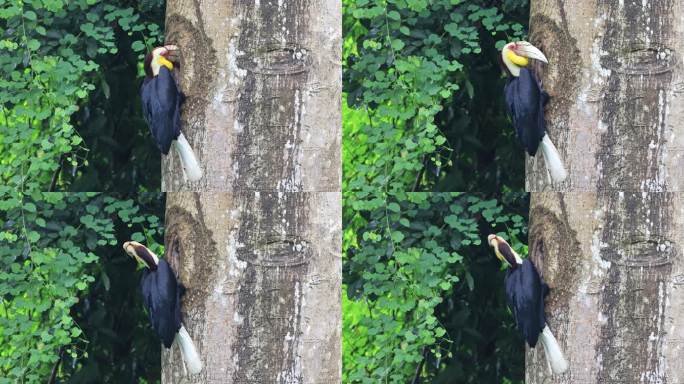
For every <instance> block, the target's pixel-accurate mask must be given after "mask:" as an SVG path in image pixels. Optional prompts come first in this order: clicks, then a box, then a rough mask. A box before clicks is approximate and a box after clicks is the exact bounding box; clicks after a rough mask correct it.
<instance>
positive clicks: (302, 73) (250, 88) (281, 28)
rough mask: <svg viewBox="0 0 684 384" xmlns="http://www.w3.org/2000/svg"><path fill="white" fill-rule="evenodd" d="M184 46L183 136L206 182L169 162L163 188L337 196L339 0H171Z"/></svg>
mask: <svg viewBox="0 0 684 384" xmlns="http://www.w3.org/2000/svg"><path fill="white" fill-rule="evenodd" d="M166 7H167V10H166V43H167V44H176V45H178V46H180V48H181V50H182V55H183V60H182V66H181V68H180V70H179V71H177V75H178V76H177V77H178V79H179V82H180V86H181V89H182V91H183V92H184V93H185V94H186V95H187V97H188V99H187V101H186V103H185V105H184V107H183V114H182V120H183V132H184V134H185V136H186V137H187V138H188V141H189V142H190V144H191V145H192V146H193V148H194V149H195V153H196V155H197V156H198V159H199V161H200V165H201V166H202V168H203V171H204V177H203V178H202V179H201V180H199V181H198V182H195V183H190V182H187V181H185V180H184V178H183V174H182V171H181V168H180V161H179V160H178V157H177V156H176V155H175V154H173V155H171V156H165V157H164V158H163V159H162V170H163V171H162V178H163V180H162V190H164V191H169V192H170V191H232V190H235V189H241V190H251V191H271V190H281V191H293V192H294V191H325V192H330V191H332V192H335V191H339V190H340V180H341V173H342V171H341V167H340V158H341V123H340V120H341V104H340V103H341V96H340V92H341V81H342V72H341V68H342V67H341V60H342V27H341V23H342V21H341V20H342V19H341V12H342V11H341V2H340V1H338V0H323V1H310V0H288V1H275V0H268V1H265V0H261V1H260V0H252V1H249V0H235V1H225V2H199V1H197V0H169V1H167V5H166Z"/></svg>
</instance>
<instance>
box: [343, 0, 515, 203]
mask: <svg viewBox="0 0 684 384" xmlns="http://www.w3.org/2000/svg"><path fill="white" fill-rule="evenodd" d="M344 6H345V7H344V20H343V26H344V36H345V37H344V53H343V60H344V91H345V93H346V99H347V104H348V108H347V109H346V110H345V111H344V112H345V113H344V119H343V124H344V129H343V132H344V133H343V134H344V142H345V143H352V144H350V145H347V144H345V146H344V150H343V153H344V173H345V188H344V190H345V191H349V192H354V193H356V192H360V194H359V195H358V196H359V198H363V196H364V195H368V194H373V193H375V192H376V191H387V192H390V193H391V192H392V191H433V190H446V191H454V190H456V191H467V190H473V191H492V192H493V191H498V190H521V189H522V185H523V182H522V175H523V172H522V167H523V159H524V154H523V151H522V149H521V148H520V147H519V145H518V144H517V142H516V140H515V138H514V137H513V133H512V129H511V128H510V126H509V123H508V122H507V119H506V117H505V113H504V110H505V109H504V105H503V96H502V93H503V92H502V89H503V84H504V79H503V77H502V75H501V73H502V72H501V70H500V67H499V64H498V61H499V59H498V57H499V53H498V51H497V48H500V47H501V46H503V44H504V42H505V41H506V40H512V39H519V38H521V37H523V25H522V24H521V23H522V22H525V21H526V18H527V7H526V6H527V1H524V0H520V1H511V0H508V1H504V2H503V3H502V4H501V5H500V6H499V7H495V6H492V5H491V2H489V1H468V2H463V1H459V0H436V1H429V2H428V1H425V0H362V1H344Z"/></svg>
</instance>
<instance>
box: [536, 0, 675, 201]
mask: <svg viewBox="0 0 684 384" xmlns="http://www.w3.org/2000/svg"><path fill="white" fill-rule="evenodd" d="M531 3H532V4H531V7H532V9H531V18H530V27H531V32H530V38H529V39H530V42H532V43H533V44H535V45H537V46H538V47H539V48H540V49H542V50H543V51H544V53H546V55H547V57H548V58H549V64H548V65H544V66H537V65H535V67H537V69H538V73H539V74H540V75H541V78H542V80H543V86H544V88H545V89H546V90H547V91H548V92H549V93H550V94H551V97H552V98H551V101H550V102H549V104H548V106H547V108H546V120H547V123H548V124H547V129H548V131H549V135H550V137H551V138H552V139H553V141H554V143H555V144H556V146H557V147H558V149H559V151H560V152H561V156H562V157H563V159H564V162H565V165H566V167H567V169H568V173H569V176H568V179H567V180H566V181H565V182H563V183H562V184H559V185H554V186H553V187H552V186H551V184H550V182H549V181H548V177H547V176H546V171H545V169H544V165H543V159H542V158H541V156H536V157H535V158H528V161H527V183H526V187H527V190H528V191H533V192H534V191H543V190H550V189H552V190H556V191H558V190H562V191H589V192H593V191H597V190H598V191H611V190H613V191H620V190H622V191H645V192H661V191H671V192H672V191H681V190H682V189H683V188H684V167H682V163H683V160H682V154H683V148H684V125H683V124H681V121H682V120H683V119H684V102H683V99H682V97H683V96H684V82H683V81H682V79H683V78H684V66H682V64H681V57H682V56H681V52H683V51H684V39H682V33H683V32H682V31H684V19H682V18H681V15H682V12H684V1H682V0H658V1H653V0H644V1H642V0H599V1H596V0H577V1H572V2H569V1H561V0H533V1H532V2H531Z"/></svg>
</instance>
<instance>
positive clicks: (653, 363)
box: [526, 192, 684, 384]
mask: <svg viewBox="0 0 684 384" xmlns="http://www.w3.org/2000/svg"><path fill="white" fill-rule="evenodd" d="M683 202H684V201H683V200H682V195H681V194H679V193H642V192H597V193H589V192H579V193H572V192H569V193H552V192H544V193H534V194H532V202H531V207H530V219H531V222H530V227H529V231H530V232H529V239H530V242H529V254H530V257H531V258H532V260H533V261H534V263H535V265H536V266H537V268H538V269H539V270H540V271H541V272H542V273H543V277H544V279H545V280H546V282H547V283H548V284H549V285H550V286H551V294H550V295H549V297H548V298H547V305H546V313H547V317H548V322H549V326H550V327H551V329H552V330H553V331H554V333H555V335H556V337H557V338H558V341H559V343H560V344H561V346H562V347H563V348H564V351H565V353H566V356H567V358H568V360H569V362H570V369H569V371H568V372H567V373H565V374H564V375H561V376H552V375H551V374H550V373H549V371H548V369H547V368H546V362H545V357H544V352H543V350H542V349H541V348H536V349H534V350H528V352H527V356H526V357H527V358H526V363H527V364H526V365H527V367H526V372H527V375H526V376H527V380H526V383H530V384H537V383H575V384H584V383H623V384H630V383H682V382H684V360H682V354H681V351H682V348H684V342H683V341H684V316H682V314H683V313H684V291H682V285H683V284H684V262H682V251H681V245H680V244H679V241H678V239H679V237H681V233H682V230H684V220H683V218H684V215H683V213H684V204H683Z"/></svg>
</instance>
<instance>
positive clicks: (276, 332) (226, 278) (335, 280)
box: [162, 192, 342, 383]
mask: <svg viewBox="0 0 684 384" xmlns="http://www.w3.org/2000/svg"><path fill="white" fill-rule="evenodd" d="M340 201H341V195H340V194H339V193H337V192H326V193H277V192H270V193H253V192H244V193H241V194H231V193H216V194H213V193H202V194H198V193H181V192H175V193H169V194H168V196H167V212H166V218H167V223H166V239H165V244H166V257H167V258H168V259H169V262H170V263H171V265H172V267H174V269H175V270H176V271H177V272H178V274H179V277H180V281H181V282H182V283H183V284H184V285H185V286H186V287H187V289H188V292H187V294H186V296H185V298H184V299H183V307H182V308H183V317H184V322H185V326H186V328H187V329H188V332H190V334H191V336H192V337H193V340H195V343H196V345H197V347H198V349H199V352H200V355H201V356H202V358H203V361H204V365H205V367H204V370H203V372H201V373H200V374H199V375H197V377H191V378H187V377H184V374H183V367H182V364H181V358H180V351H179V350H178V349H177V348H174V349H172V350H163V354H162V382H163V383H186V382H195V383H339V382H340V380H341V370H342V367H341V349H340V340H341V339H340V337H341V296H340V294H341V271H342V268H341V255H340V249H341V246H342V245H341V241H342V240H341V232H342V229H341V223H340V218H341V215H342V213H341V203H340Z"/></svg>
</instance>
